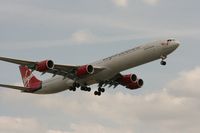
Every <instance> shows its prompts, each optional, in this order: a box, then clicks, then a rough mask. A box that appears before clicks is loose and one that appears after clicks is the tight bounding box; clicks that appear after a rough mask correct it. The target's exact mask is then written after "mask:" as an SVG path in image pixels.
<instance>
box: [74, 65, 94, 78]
mask: <svg viewBox="0 0 200 133" xmlns="http://www.w3.org/2000/svg"><path fill="white" fill-rule="evenodd" d="M93 72H94V68H93V66H92V65H84V66H81V67H79V68H78V69H77V70H76V76H78V77H81V76H84V75H88V74H92V73H93Z"/></svg>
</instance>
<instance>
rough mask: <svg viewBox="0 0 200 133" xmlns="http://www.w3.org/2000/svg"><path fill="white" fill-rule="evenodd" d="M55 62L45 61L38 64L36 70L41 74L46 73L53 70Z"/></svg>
mask: <svg viewBox="0 0 200 133" xmlns="http://www.w3.org/2000/svg"><path fill="white" fill-rule="evenodd" d="M53 67H54V62H53V61H52V60H45V61H41V62H37V64H36V67H35V70H36V71H39V72H46V71H47V70H49V69H53Z"/></svg>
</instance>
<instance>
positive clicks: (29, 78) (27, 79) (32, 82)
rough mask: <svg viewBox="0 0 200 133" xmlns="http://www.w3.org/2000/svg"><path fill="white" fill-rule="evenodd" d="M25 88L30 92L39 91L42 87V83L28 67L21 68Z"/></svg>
mask: <svg viewBox="0 0 200 133" xmlns="http://www.w3.org/2000/svg"><path fill="white" fill-rule="evenodd" d="M19 70H20V72H21V76H22V80H23V83H24V87H27V88H29V89H30V90H29V91H34V90H37V89H39V88H40V87H41V83H42V81H40V80H38V79H37V78H36V77H35V76H34V75H33V74H32V72H31V71H30V69H29V68H28V67H27V66H19Z"/></svg>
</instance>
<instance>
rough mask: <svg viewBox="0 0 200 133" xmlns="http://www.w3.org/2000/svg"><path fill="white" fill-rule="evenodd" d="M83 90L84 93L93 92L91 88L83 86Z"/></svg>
mask: <svg viewBox="0 0 200 133" xmlns="http://www.w3.org/2000/svg"><path fill="white" fill-rule="evenodd" d="M81 90H82V91H88V92H90V91H91V88H90V87H86V86H82V87H81Z"/></svg>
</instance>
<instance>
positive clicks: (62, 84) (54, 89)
mask: <svg viewBox="0 0 200 133" xmlns="http://www.w3.org/2000/svg"><path fill="white" fill-rule="evenodd" d="M72 84H73V80H71V79H68V78H66V79H63V77H62V76H60V78H57V79H51V80H50V81H49V80H48V81H46V82H44V83H43V84H42V88H41V89H40V90H38V91H37V92H35V93H36V94H52V93H58V92H61V91H65V90H67V89H69V87H70V86H71V85H72Z"/></svg>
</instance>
